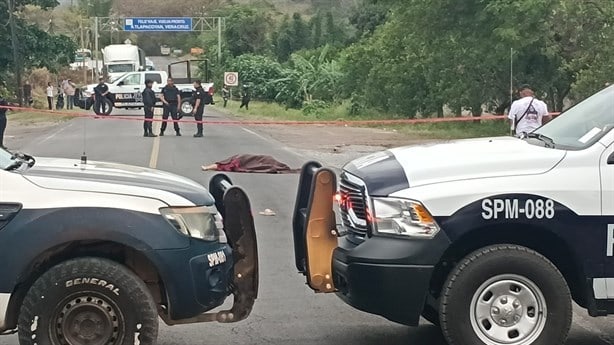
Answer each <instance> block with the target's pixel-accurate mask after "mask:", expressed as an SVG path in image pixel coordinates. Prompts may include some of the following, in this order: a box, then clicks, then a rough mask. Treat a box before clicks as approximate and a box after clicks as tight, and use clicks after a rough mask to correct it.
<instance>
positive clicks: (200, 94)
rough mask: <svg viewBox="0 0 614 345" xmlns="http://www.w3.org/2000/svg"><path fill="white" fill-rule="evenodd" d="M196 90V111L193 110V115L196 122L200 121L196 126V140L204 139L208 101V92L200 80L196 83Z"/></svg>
mask: <svg viewBox="0 0 614 345" xmlns="http://www.w3.org/2000/svg"><path fill="white" fill-rule="evenodd" d="M194 88H195V89H196V91H195V92H194V99H195V102H196V103H194V110H192V115H194V120H196V121H199V122H198V123H197V124H196V129H197V130H196V134H194V138H202V137H203V124H202V122H200V121H202V120H203V114H204V113H205V100H206V97H207V95H206V92H205V90H204V89H203V86H202V84H201V82H200V80H196V81H194Z"/></svg>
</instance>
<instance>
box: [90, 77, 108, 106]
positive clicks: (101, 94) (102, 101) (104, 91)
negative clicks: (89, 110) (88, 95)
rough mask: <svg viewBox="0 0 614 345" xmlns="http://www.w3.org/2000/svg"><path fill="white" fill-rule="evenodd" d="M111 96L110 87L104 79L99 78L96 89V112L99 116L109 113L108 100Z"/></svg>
mask: <svg viewBox="0 0 614 345" xmlns="http://www.w3.org/2000/svg"><path fill="white" fill-rule="evenodd" d="M108 94H109V86H107V84H105V82H104V78H103V77H100V78H98V85H96V87H95V88H94V112H95V113H96V114H98V115H100V114H104V113H106V112H107V103H106V98H107V95H108Z"/></svg>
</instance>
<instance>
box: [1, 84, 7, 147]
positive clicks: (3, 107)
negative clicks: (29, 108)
mask: <svg viewBox="0 0 614 345" xmlns="http://www.w3.org/2000/svg"><path fill="white" fill-rule="evenodd" d="M8 106H9V102H7V101H6V99H4V97H2V96H0V148H3V149H5V148H6V147H5V146H4V130H6V122H7V119H6V112H7V111H8V110H9V109H8V108H7V107H8Z"/></svg>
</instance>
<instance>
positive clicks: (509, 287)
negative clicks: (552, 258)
mask: <svg viewBox="0 0 614 345" xmlns="http://www.w3.org/2000/svg"><path fill="white" fill-rule="evenodd" d="M546 315H547V309H546V299H545V298H544V295H543V294H542V292H541V290H540V289H539V288H538V287H537V285H536V284H535V283H533V282H532V281H531V280H529V279H527V278H525V277H522V276H519V275H513V274H506V275H499V276H496V277H493V278H491V279H489V280H487V281H486V282H484V284H482V285H481V286H480V287H479V288H478V289H477V291H476V293H475V294H474V295H473V299H472V300H471V314H470V319H471V326H472V327H473V331H474V332H475V333H476V335H477V336H478V337H479V338H480V340H482V341H483V342H484V343H485V344H487V345H502V344H505V345H528V344H531V343H533V342H534V341H535V340H536V339H537V338H538V337H539V336H540V334H541V333H542V331H543V330H544V327H545V325H546Z"/></svg>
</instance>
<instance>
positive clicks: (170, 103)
mask: <svg viewBox="0 0 614 345" xmlns="http://www.w3.org/2000/svg"><path fill="white" fill-rule="evenodd" d="M161 98H162V103H164V106H163V107H164V112H163V113H162V119H163V120H168V118H169V115H170V117H171V118H172V119H173V120H175V122H173V127H174V128H175V135H177V136H178V137H179V136H181V131H180V130H179V123H178V122H176V121H177V120H179V117H178V116H177V107H178V106H179V104H181V94H180V93H179V89H178V88H177V86H175V84H174V83H173V79H171V78H168V79H167V80H166V86H164V87H163V88H162V97H161ZM166 124H167V123H166V122H162V127H161V128H160V136H163V135H164V131H165V130H166Z"/></svg>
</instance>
